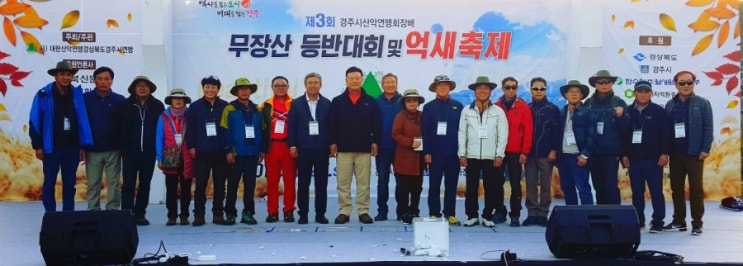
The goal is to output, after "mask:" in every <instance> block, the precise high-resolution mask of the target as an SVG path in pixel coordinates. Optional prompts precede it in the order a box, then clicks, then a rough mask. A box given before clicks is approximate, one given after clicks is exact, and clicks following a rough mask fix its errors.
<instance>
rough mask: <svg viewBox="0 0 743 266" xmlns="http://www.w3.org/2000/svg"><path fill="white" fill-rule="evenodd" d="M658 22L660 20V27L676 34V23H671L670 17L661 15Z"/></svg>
mask: <svg viewBox="0 0 743 266" xmlns="http://www.w3.org/2000/svg"><path fill="white" fill-rule="evenodd" d="M658 20H660V25H661V26H663V28H665V29H667V30H670V31H673V32H676V22H675V21H673V18H672V17H671V16H669V15H668V14H665V13H661V14H660V15H659V16H658Z"/></svg>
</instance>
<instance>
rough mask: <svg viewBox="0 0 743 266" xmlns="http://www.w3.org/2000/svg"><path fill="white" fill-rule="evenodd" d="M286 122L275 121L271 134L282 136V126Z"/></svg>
mask: <svg viewBox="0 0 743 266" xmlns="http://www.w3.org/2000/svg"><path fill="white" fill-rule="evenodd" d="M285 125H286V122H284V120H276V127H274V128H273V133H276V134H284V126H285Z"/></svg>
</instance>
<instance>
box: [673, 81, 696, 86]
mask: <svg viewBox="0 0 743 266" xmlns="http://www.w3.org/2000/svg"><path fill="white" fill-rule="evenodd" d="M676 84H678V85H679V86H691V85H694V81H693V80H692V81H679V82H676Z"/></svg>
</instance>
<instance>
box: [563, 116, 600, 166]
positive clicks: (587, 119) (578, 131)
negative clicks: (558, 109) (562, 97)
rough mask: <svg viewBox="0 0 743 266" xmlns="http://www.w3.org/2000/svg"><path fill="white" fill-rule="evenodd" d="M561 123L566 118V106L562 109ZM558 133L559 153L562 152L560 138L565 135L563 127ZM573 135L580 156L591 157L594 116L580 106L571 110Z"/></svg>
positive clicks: (594, 127)
mask: <svg viewBox="0 0 743 266" xmlns="http://www.w3.org/2000/svg"><path fill="white" fill-rule="evenodd" d="M561 117H562V121H565V119H566V118H567V117H568V106H567V105H565V107H564V108H563V109H562V116H561ZM562 124H563V130H561V131H560V143H561V144H560V152H562V138H563V136H564V135H565V125H567V124H566V123H562ZM573 134H575V142H576V143H577V144H578V150H579V151H580V154H581V155H584V156H586V157H591V156H592V155H593V153H594V149H596V146H595V145H596V116H595V115H594V114H593V112H591V110H588V108H587V107H586V106H585V105H583V104H581V105H578V107H576V108H575V109H574V110H573Z"/></svg>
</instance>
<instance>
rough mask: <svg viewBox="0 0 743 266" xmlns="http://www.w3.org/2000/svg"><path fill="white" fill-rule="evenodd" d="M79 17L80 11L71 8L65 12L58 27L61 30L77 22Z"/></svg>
mask: <svg viewBox="0 0 743 266" xmlns="http://www.w3.org/2000/svg"><path fill="white" fill-rule="evenodd" d="M79 19H80V11H78V10H72V11H70V12H67V14H65V15H64V17H63V18H62V26H60V27H59V29H60V30H62V29H66V28H69V27H72V26H75V24H77V21H78V20H79Z"/></svg>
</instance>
